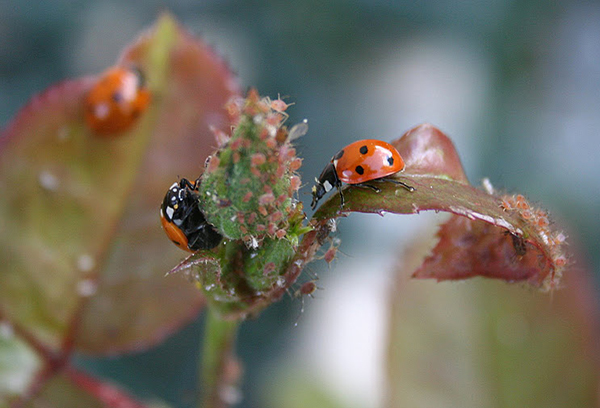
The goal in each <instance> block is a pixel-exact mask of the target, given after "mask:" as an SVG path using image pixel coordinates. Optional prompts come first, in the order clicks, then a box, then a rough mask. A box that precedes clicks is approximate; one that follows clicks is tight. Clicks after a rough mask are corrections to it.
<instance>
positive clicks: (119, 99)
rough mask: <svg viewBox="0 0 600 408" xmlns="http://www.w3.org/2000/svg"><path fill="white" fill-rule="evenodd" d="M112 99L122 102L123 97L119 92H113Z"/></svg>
mask: <svg viewBox="0 0 600 408" xmlns="http://www.w3.org/2000/svg"><path fill="white" fill-rule="evenodd" d="M110 97H111V98H112V100H113V101H115V102H117V103H118V102H121V100H122V99H123V97H122V96H121V94H120V93H119V92H113V94H112V95H111V96H110Z"/></svg>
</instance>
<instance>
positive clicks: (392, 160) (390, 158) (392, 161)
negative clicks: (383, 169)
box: [387, 156, 394, 166]
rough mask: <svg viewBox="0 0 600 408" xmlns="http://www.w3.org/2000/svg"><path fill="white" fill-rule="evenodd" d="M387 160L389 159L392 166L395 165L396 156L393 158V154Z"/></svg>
mask: <svg viewBox="0 0 600 408" xmlns="http://www.w3.org/2000/svg"><path fill="white" fill-rule="evenodd" d="M387 161H388V164H389V165H390V166H393V165H394V158H393V157H392V156H390V157H388V158H387Z"/></svg>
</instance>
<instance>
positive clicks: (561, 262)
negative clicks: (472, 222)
mask: <svg viewBox="0 0 600 408" xmlns="http://www.w3.org/2000/svg"><path fill="white" fill-rule="evenodd" d="M500 206H501V207H502V209H503V210H504V211H516V212H517V213H518V214H519V215H520V216H521V218H523V219H524V220H525V221H527V223H529V224H530V225H532V226H533V227H534V229H535V230H536V231H537V233H538V234H539V236H540V237H541V239H542V241H543V243H544V244H545V245H546V246H547V247H548V248H549V254H550V256H551V258H552V262H553V265H554V271H553V273H552V275H551V276H550V279H549V281H548V282H547V284H546V287H547V289H554V285H555V283H556V282H558V281H559V280H560V277H561V275H562V271H563V270H564V268H565V266H566V265H567V257H566V255H565V252H564V249H563V243H564V242H565V240H566V238H567V237H566V235H565V234H564V233H563V232H560V231H558V232H557V231H553V230H552V229H551V228H550V220H549V218H548V213H547V212H546V211H544V210H541V209H537V208H534V207H532V206H531V205H530V204H529V202H528V201H527V199H526V198H525V197H524V196H522V195H521V194H518V195H505V196H503V197H502V198H501V203H500ZM520 246H521V245H518V244H517V243H516V244H515V248H516V249H517V252H518V248H519V247H520ZM522 246H523V248H524V245H522Z"/></svg>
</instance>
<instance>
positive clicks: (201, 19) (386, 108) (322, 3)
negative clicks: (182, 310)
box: [0, 0, 600, 408]
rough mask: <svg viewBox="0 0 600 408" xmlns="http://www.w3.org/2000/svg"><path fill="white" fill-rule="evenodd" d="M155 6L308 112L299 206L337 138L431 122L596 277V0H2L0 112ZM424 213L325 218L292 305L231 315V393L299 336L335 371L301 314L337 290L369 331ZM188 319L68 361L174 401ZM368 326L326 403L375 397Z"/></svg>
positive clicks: (254, 382) (472, 169)
mask: <svg viewBox="0 0 600 408" xmlns="http://www.w3.org/2000/svg"><path fill="white" fill-rule="evenodd" d="M162 10H168V11H170V12H172V13H173V14H174V15H175V16H176V17H177V18H178V19H179V20H180V21H181V22H182V23H183V24H184V25H185V26H186V27H187V28H188V29H190V30H191V31H192V32H194V33H196V34H198V35H201V36H202V37H203V38H204V39H205V40H206V41H207V42H208V43H209V44H211V45H212V46H213V47H214V48H215V49H216V50H217V51H218V53H219V54H221V55H222V56H223V57H224V59H226V60H227V61H228V62H229V64H230V65H231V67H232V68H233V69H234V71H236V72H237V74H238V75H239V78H240V82H241V83H242V85H243V86H255V87H257V88H258V89H259V91H260V92H261V94H263V95H270V96H272V97H276V96H277V95H278V94H280V95H281V96H284V97H286V101H287V102H294V103H295V106H292V107H291V108H290V109H289V110H288V112H289V113H290V123H295V122H298V121H300V120H302V119H304V118H307V119H308V121H309V126H310V130H309V133H308V135H307V136H305V137H303V138H302V139H301V140H299V142H298V145H299V146H298V151H299V153H300V155H301V156H302V157H304V165H303V167H302V169H301V173H302V177H303V180H304V183H305V184H306V185H307V186H306V187H305V188H304V191H306V192H307V193H306V194H305V195H303V196H301V199H302V200H303V201H304V202H305V203H307V201H308V198H309V196H308V191H309V189H308V187H310V185H311V184H312V180H313V179H314V177H315V176H317V175H318V174H319V173H320V171H321V169H322V168H323V166H324V165H325V164H326V163H327V162H328V161H329V159H330V157H331V156H332V154H334V153H335V152H336V151H337V150H338V149H339V148H340V147H342V146H343V145H345V144H346V143H348V142H350V141H353V140H356V139H360V138H366V137H373V138H380V139H384V140H390V139H394V138H397V137H399V136H400V135H401V134H402V133H403V132H404V131H405V130H407V129H408V128H410V127H412V126H414V125H417V124H419V123H422V122H430V123H433V124H434V125H436V126H438V127H439V128H441V129H442V130H443V131H445V132H446V133H447V134H448V135H450V137H451V138H452V139H453V140H454V142H455V144H456V146H457V149H458V151H459V154H460V155H461V158H462V160H463V164H464V166H465V169H466V172H467V175H468V176H469V179H470V180H471V182H472V183H473V184H476V185H477V184H479V183H480V180H481V179H482V178H483V177H489V178H490V180H491V181H492V183H493V184H494V186H495V187H497V188H500V189H505V190H506V191H507V192H520V193H524V194H525V195H526V196H527V197H528V198H529V199H530V200H532V201H533V202H534V203H536V202H539V203H542V204H541V205H542V207H544V208H547V209H549V210H550V212H551V215H553V218H554V220H555V221H556V222H557V223H559V224H560V225H561V226H562V227H563V228H565V230H566V231H567V233H568V235H569V236H570V242H571V249H572V250H573V251H574V252H577V253H579V254H580V255H581V258H580V260H579V261H578V267H580V268H586V267H587V266H588V265H589V266H590V269H591V270H592V272H593V273H594V274H595V277H596V278H597V276H598V273H599V272H600V253H599V251H598V242H600V216H598V214H599V213H600V198H599V197H600V164H599V163H600V161H599V160H598V157H600V135H599V132H598V129H600V41H599V38H600V3H598V2H586V1H577V0H576V1H562V2H560V4H554V3H548V2H545V1H509V0H488V1H481V2H468V3H460V4H459V3H455V2H450V1H439V0H438V1H427V2H424V1H421V2H413V1H383V0H371V1H368V0H363V1H359V0H355V1H341V0H339V1H335V0H319V1H317V0H298V1H293V2H290V1H287V0H279V1H245V0H244V1H225V0H207V1H190V0H180V1H173V2H170V3H168V4H167V3H163V2H159V1H130V2H127V3H125V2H116V1H114V2H103V1H64V0H58V1H53V2H45V1H30V2H19V1H16V0H10V1H9V0H4V1H1V2H0V39H1V41H0V126H1V127H4V126H5V125H6V124H7V122H8V121H9V120H10V118H11V117H12V116H13V115H14V114H15V113H16V112H17V111H18V109H19V108H20V107H21V106H23V105H24V104H25V103H26V101H27V100H28V98H29V97H30V96H31V95H33V94H34V93H36V92H39V91H41V90H43V89H44V88H46V87H47V86H49V85H50V84H52V83H54V82H57V81H60V80H61V79H64V78H70V77H77V76H81V75H85V74H88V73H96V72H100V71H102V70H104V68H105V67H107V66H109V65H110V64H112V63H113V61H114V60H115V59H116V58H117V56H118V55H119V53H120V50H121V49H122V48H123V47H124V46H125V45H126V44H127V43H129V42H130V41H131V40H132V39H133V38H135V37H136V35H137V33H138V32H139V31H140V30H142V29H144V28H145V27H148V26H149V25H150V24H152V22H153V21H154V20H155V18H156V16H157V15H158V13H159V12H161V11H162ZM158 204H159V203H157V206H158ZM432 218H434V217H432V216H431V215H421V216H419V217H399V216H395V217H393V216H389V215H388V216H386V217H385V218H381V217H377V216H361V215H353V216H352V217H350V219H348V220H342V223H341V226H340V231H339V236H340V237H341V239H342V246H341V250H342V251H343V253H340V254H339V256H340V259H339V260H338V261H336V262H335V263H334V265H333V267H332V268H330V269H327V267H326V266H325V265H322V264H320V263H315V264H314V265H312V266H311V267H310V270H309V271H308V273H309V274H313V275H314V274H318V275H320V276H321V277H322V278H321V280H320V282H319V287H322V288H323V290H320V291H318V292H317V294H316V299H306V300H305V309H306V312H305V313H303V314H302V315H300V309H301V306H302V305H301V301H300V300H298V299H291V297H288V298H286V299H285V300H284V301H283V302H280V303H279V304H277V305H275V306H273V307H271V308H270V309H268V310H267V311H266V312H264V313H263V314H262V315H261V316H260V318H259V319H257V320H255V321H250V322H248V323H245V324H244V325H243V327H242V331H241V333H240V338H239V354H240V357H241V359H242V361H243V362H244V363H245V378H244V385H243V389H242V394H243V401H242V403H241V404H240V406H243V407H259V406H264V404H265V402H264V401H265V396H264V394H265V392H266V391H265V390H267V389H268V388H269V387H270V386H272V385H273V384H276V382H275V380H274V378H275V377H276V376H277V373H278V370H280V369H281V368H280V367H281V366H286V367H288V369H291V370H294V368H290V367H293V366H291V365H290V364H291V363H290V362H289V360H290V359H291V357H290V355H298V356H300V357H299V359H300V360H301V361H302V362H303V363H306V364H307V365H308V366H309V367H310V361H308V362H307V361H306V359H307V357H306V354H305V352H303V351H298V350H302V349H303V347H304V349H306V347H309V348H310V352H309V353H308V354H309V355H311V354H312V358H313V359H314V360H315V361H317V363H318V364H315V365H313V366H312V367H313V369H314V370H326V369H324V368H322V367H337V362H336V361H337V360H336V361H333V362H328V361H327V360H326V358H327V357H331V358H332V359H335V358H336V356H335V355H334V354H335V353H334V352H332V350H334V349H336V347H337V346H336V344H337V343H336V341H338V340H339V341H342V340H340V339H343V338H344V336H343V330H344V326H343V325H331V326H335V327H329V328H324V325H323V324H319V323H318V322H319V321H323V320H325V319H327V318H331V319H332V321H333V320H336V319H338V320H339V319H340V316H339V315H336V314H332V312H331V310H332V309H328V307H333V308H336V307H337V308H339V307H340V306H339V304H335V303H334V302H330V301H326V299H328V298H332V297H334V296H335V293H337V291H339V290H341V289H339V288H347V290H348V291H349V292H348V293H354V294H355V296H354V297H352V299H353V300H354V301H353V303H352V305H348V304H345V305H344V306H343V307H344V312H345V313H346V315H350V316H355V317H356V318H355V320H354V322H355V323H356V321H359V320H360V322H361V324H363V322H367V323H368V324H367V328H366V329H365V330H364V331H365V332H366V333H372V334H373V333H381V332H383V329H382V328H381V327H380V326H382V324H383V321H382V319H381V317H379V318H376V317H375V318H373V317H369V316H378V314H379V315H381V313H382V310H383V309H382V308H383V306H382V305H381V303H378V302H380V298H381V296H382V293H383V294H384V295H387V292H385V290H386V289H385V282H386V279H389V272H390V271H391V266H392V265H393V264H394V253H396V252H400V251H399V250H398V248H402V246H403V245H404V244H405V243H409V242H411V241H412V240H413V239H414V237H415V236H416V235H418V234H419V231H421V230H423V229H426V230H428V231H431V232H433V231H434V228H433V227H432V224H431V222H432ZM158 227H159V223H158V221H157V228H158ZM165 245H170V244H169V243H168V241H167V240H166V239H165ZM182 256H183V255H182ZM358 261H360V262H358ZM357 264H359V265H358V266H357ZM351 283H353V284H354V286H352V285H351ZM409 284H410V283H409ZM467 284H468V283H467ZM462 285H464V284H462ZM336 288H337V289H336ZM362 302H364V303H362ZM331 304H333V306H332V305H331ZM340 313H341V312H340ZM359 313H365V314H364V316H363V315H359ZM369 313H372V315H369ZM319 319H320V320H319ZM378 319H379V320H378ZM295 322H297V323H298V326H297V327H296V326H295V325H294V323H295ZM348 324H351V325H352V324H353V323H352V320H350V322H349V323H348ZM325 326H327V325H326V324H325ZM337 326H339V327H337ZM371 326H373V327H371ZM201 327H202V325H201V318H199V319H198V321H196V322H195V323H193V324H191V325H190V326H188V327H186V328H185V329H184V330H183V331H182V332H180V333H178V334H177V335H175V336H174V337H173V338H171V339H170V340H169V341H167V342H166V343H165V344H164V345H162V346H160V347H158V348H155V349H153V350H150V351H148V352H145V353H139V354H135V355H130V356H125V357H120V358H111V359H100V360H98V359H93V358H88V357H84V356H81V358H80V359H79V363H80V365H82V366H85V367H86V368H87V369H89V370H91V371H93V372H95V373H98V374H99V375H101V376H105V377H108V378H113V379H116V380H118V381H119V382H121V383H123V384H125V385H126V386H127V387H129V388H130V389H131V390H133V391H134V392H135V394H136V395H139V396H141V397H143V398H149V399H152V398H161V399H164V400H166V401H167V402H169V403H171V404H173V406H176V407H180V408H184V407H191V406H193V405H194V402H193V400H194V391H193V387H194V386H195V384H196V380H195V376H196V366H195V364H196V358H195V355H196V352H197V348H198V339H199V336H200V334H201V330H202V329H201ZM327 329H329V330H331V332H328V331H327ZM334 329H337V330H338V331H337V332H336V331H334ZM339 330H342V331H341V332H340V331H339ZM311 331H312V333H313V334H311ZM336 333H337V334H336ZM339 333H342V334H341V335H340V334H339ZM371 337H373V338H371ZM377 340H379V341H381V337H377V336H375V335H373V336H366V337H365V338H364V339H362V338H361V339H353V341H354V342H359V344H362V345H363V347H364V350H367V352H366V354H365V355H366V357H365V358H364V360H365V362H364V363H365V366H364V367H362V368H361V366H360V365H359V366H353V367H351V368H348V369H347V370H348V371H351V372H352V373H355V374H356V375H355V376H354V377H352V375H347V376H346V377H348V378H344V376H343V375H342V376H341V379H340V381H341V382H340V384H341V385H340V389H344V387H346V388H350V387H352V388H353V392H354V393H356V395H360V396H359V397H357V398H356V399H354V401H353V404H351V405H342V406H357V407H358V406H364V407H371V406H377V403H378V401H380V400H381V390H380V389H379V388H378V387H379V386H378V380H377V378H378V377H377V375H380V376H381V375H383V374H381V373H380V374H376V375H375V374H373V373H374V372H376V368H377V367H379V366H377V365H373V362H372V359H370V358H369V357H368V356H369V354H368V351H369V350H373V349H372V348H369V347H370V346H369V344H371V343H370V342H376V341H377ZM360 342H362V343H360ZM326 343H331V344H333V346H331V344H330V345H327V344H326ZM307 345H308V346H307ZM319 347H323V349H322V350H319ZM328 347H329V348H328ZM374 347H375V350H376V347H377V346H374ZM378 347H381V346H378ZM303 353H304V354H303ZM341 356H342V357H339V358H338V360H339V359H341V360H343V359H344V357H343V356H344V354H343V353H341ZM309 360H310V359H309ZM342 367H343V366H342ZM357 367H358V368H357ZM374 370H375V371H374ZM339 372H342V373H343V372H344V369H343V368H341V369H339V370H338V374H339ZM346 374H347V373H346ZM372 374H373V375H372ZM335 375H336V372H335V370H334V369H333V370H331V372H326V376H328V377H331V378H330V379H331V380H332V381H336V380H335V378H334V377H335ZM361 376H362V377H361ZM350 377H352V378H350ZM344 381H345V382H344ZM361 386H364V387H365V390H364V393H362V394H361V393H360V392H361V391H360V387H361ZM352 395H354V394H352ZM332 398H333V400H335V398H334V397H332ZM267 399H268V398H267ZM335 404H336V403H332V404H331V405H328V406H336V405H335ZM340 404H344V402H343V399H342V402H340Z"/></svg>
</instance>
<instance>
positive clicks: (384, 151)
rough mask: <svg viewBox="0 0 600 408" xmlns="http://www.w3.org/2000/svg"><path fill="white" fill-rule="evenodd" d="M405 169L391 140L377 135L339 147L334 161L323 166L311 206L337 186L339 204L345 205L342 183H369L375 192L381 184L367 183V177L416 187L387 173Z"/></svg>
mask: <svg viewBox="0 0 600 408" xmlns="http://www.w3.org/2000/svg"><path fill="white" fill-rule="evenodd" d="M402 170H404V160H402V157H401V156H400V153H398V150H396V148H395V147H394V146H392V145H391V144H389V143H387V142H383V141H381V140H375V139H365V140H358V141H356V142H354V143H350V144H349V145H348V146H346V147H344V148H343V149H342V150H340V151H339V152H338V153H337V154H336V155H335V156H333V158H332V159H331V162H330V163H329V164H328V165H327V166H326V167H325V168H324V169H323V172H321V175H320V176H319V178H318V179H317V184H316V185H315V186H314V187H313V188H312V203H311V204H310V206H311V208H312V209H313V210H314V209H315V208H316V207H317V203H318V202H319V200H320V199H321V198H322V197H323V196H324V195H325V194H327V193H328V192H329V191H331V189H333V188H334V187H335V188H337V190H338V192H339V194H340V206H341V207H343V206H344V195H343V194H342V183H346V184H352V185H356V186H359V187H368V188H370V189H372V190H373V191H375V192H379V191H381V190H379V188H377V187H375V186H373V185H371V184H367V183H366V182H368V181H373V180H380V179H383V180H385V181H389V182H392V183H395V184H399V185H401V186H402V187H404V188H406V189H407V190H408V191H414V190H415V189H414V187H411V186H409V185H408V184H405V183H403V182H401V181H398V180H394V179H391V178H387V176H389V175H392V174H395V173H398V172H400V171H402Z"/></svg>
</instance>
